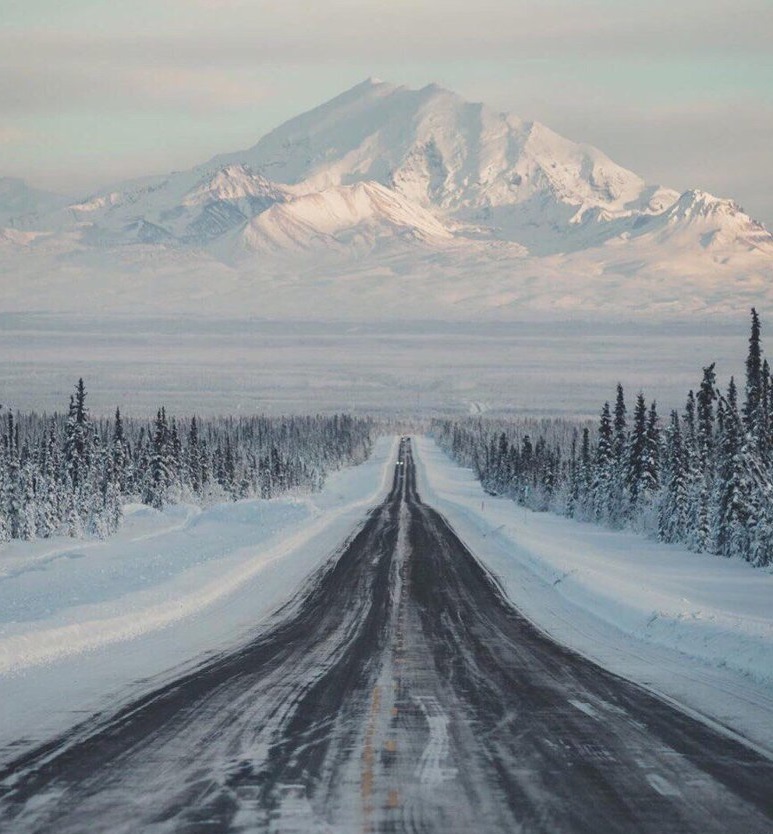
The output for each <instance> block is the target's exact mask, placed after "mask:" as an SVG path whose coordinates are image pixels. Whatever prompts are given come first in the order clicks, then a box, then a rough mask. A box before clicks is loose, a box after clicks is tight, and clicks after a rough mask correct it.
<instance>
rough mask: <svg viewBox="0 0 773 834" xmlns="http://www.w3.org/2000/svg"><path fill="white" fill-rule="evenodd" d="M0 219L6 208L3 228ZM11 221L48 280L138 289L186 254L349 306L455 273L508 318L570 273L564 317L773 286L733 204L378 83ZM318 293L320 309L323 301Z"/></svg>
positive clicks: (577, 146)
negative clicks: (606, 305) (605, 289)
mask: <svg viewBox="0 0 773 834" xmlns="http://www.w3.org/2000/svg"><path fill="white" fill-rule="evenodd" d="M0 182H2V180H0ZM1 193H2V192H1V191H0V194H1ZM33 202H34V201H33ZM2 210H3V202H2V200H1V199H0V221H1V220H2V217H3V215H2ZM7 219H9V220H10V222H0V225H6V226H12V227H13V228H14V229H15V230H16V231H15V234H13V235H11V234H7V233H6V234H4V235H3V236H1V237H0V243H2V251H3V252H4V253H5V254H6V255H7V256H8V257H11V258H13V254H12V253H14V252H15V253H16V257H17V261H19V262H21V260H20V259H22V258H23V256H26V257H32V253H36V257H38V258H39V259H41V260H42V261H44V262H45V263H46V265H47V266H46V268H47V269H48V270H49V271H51V272H56V271H57V270H60V269H63V268H64V267H63V261H64V259H66V260H67V268H68V269H69V270H71V271H72V269H74V268H76V266H75V265H77V264H79V263H83V264H91V263H92V262H94V260H95V259H98V258H99V257H105V258H106V259H108V260H109V263H108V261H106V265H107V267H108V268H106V270H105V271H106V273H109V272H111V271H114V270H119V271H118V274H125V269H126V268H128V267H126V266H121V267H120V269H119V267H117V266H116V264H119V263H120V264H124V265H125V264H128V263H132V264H134V265H133V266H131V267H130V271H131V272H132V274H134V272H135V271H136V270H148V269H151V267H150V266H148V264H149V263H155V264H156V265H157V268H158V269H159V270H160V271H162V272H163V271H164V270H167V271H168V270H172V271H174V270H177V269H178V268H179V269H182V267H181V266H180V265H181V264H186V265H187V266H186V268H188V267H189V265H190V258H189V257H188V255H187V254H185V253H186V252H189V251H190V252H195V253H198V255H196V257H197V258H199V259H200V260H201V262H202V263H204V262H210V263H211V264H215V263H217V264H219V265H220V266H219V267H218V269H217V270H214V267H213V268H212V270H213V272H217V273H218V274H220V273H221V271H222V269H221V267H224V268H225V269H226V270H235V271H236V273H238V274H247V275H249V276H254V275H256V274H258V275H264V276H275V277H276V276H281V275H288V276H292V275H296V274H301V273H303V271H304V270H306V269H307V268H308V267H309V266H315V265H316V266H319V268H320V269H328V270H330V271H331V274H332V276H333V285H334V286H335V287H336V288H337V289H336V292H339V291H340V292H345V291H346V288H347V287H351V286H352V284H351V277H352V275H353V274H354V275H356V274H362V275H390V274H398V275H406V274H410V273H411V272H412V271H414V272H416V274H417V280H416V281H415V282H414V283H413V284H412V288H413V289H412V291H413V292H416V293H420V292H421V291H422V288H421V286H420V280H421V276H422V275H426V274H427V273H428V272H431V273H433V274H434V271H435V270H436V269H440V268H443V269H446V270H447V272H448V275H449V281H448V287H445V286H444V287H443V292H447V293H449V294H450V297H453V298H457V297H464V298H467V299H468V300H469V304H470V307H471V309H472V310H475V309H478V308H480V309H486V310H488V309H490V307H491V305H492V304H493V305H494V306H501V303H500V302H501V299H502V298H503V297H504V296H503V292H504V295H506V296H507V298H510V297H511V296H513V293H514V294H515V295H514V297H522V298H525V299H526V301H527V304H530V305H534V304H535V303H536V301H535V298H537V296H536V295H535V294H534V292H533V289H532V285H533V282H534V280H540V276H542V280H544V284H545V286H544V289H543V293H545V294H548V293H550V292H551V291H553V289H555V280H554V278H553V277H548V276H554V275H556V274H559V275H560V274H561V270H565V271H566V276H565V279H564V280H565V282H566V283H567V288H563V287H562V288H561V292H560V293H557V294H556V295H555V300H554V301H553V302H552V303H554V304H555V305H556V306H558V307H560V308H561V309H565V308H568V306H570V305H571V299H575V300H576V302H577V303H578V304H579V305H581V306H583V305H584V306H586V307H588V306H591V305H592V291H593V280H594V276H595V279H596V280H597V282H600V281H601V279H600V278H599V276H609V275H614V276H617V277H618V278H619V279H620V281H621V282H624V283H626V284H628V285H629V292H631V293H634V292H637V291H640V290H645V288H646V287H647V286H648V284H651V283H652V282H655V283H656V284H658V286H659V288H658V289H657V294H658V295H659V296H660V295H663V294H664V293H665V290H664V289H663V286H662V284H663V281H664V276H665V275H667V274H668V271H669V269H670V271H671V273H672V274H671V281H672V282H673V292H674V294H675V296H676V297H677V299H678V298H679V296H680V293H683V287H684V286H685V281H688V282H695V281H700V280H703V281H704V283H705V284H706V286H709V285H710V284H711V285H712V286H713V285H714V284H717V285H722V283H723V282H727V281H728V280H730V279H731V278H732V273H733V271H735V272H736V273H737V276H736V279H735V280H738V281H740V282H742V283H744V282H746V284H748V286H749V287H753V286H754V287H761V286H762V287H764V288H765V291H768V290H767V287H769V286H770V285H771V283H773V281H771V279H773V236H771V234H770V233H769V232H768V230H767V229H766V228H765V227H764V226H763V225H762V224H761V223H759V222H757V221H755V220H753V219H752V218H750V217H749V216H748V215H746V214H745V213H744V212H743V211H742V209H741V208H740V206H738V204H737V203H735V202H734V201H732V200H726V199H722V198H718V197H714V196H712V195H710V194H708V193H706V192H704V191H700V190H699V189H692V190H688V191H685V192H683V193H681V194H680V193H679V192H677V191H675V190H672V189H669V188H667V187H664V186H660V185H652V184H648V183H646V182H645V181H644V180H643V178H641V177H640V176H638V175H637V174H635V173H634V172H632V171H629V170H627V169H626V168H624V167H622V166H620V165H618V164H617V163H615V162H614V161H613V160H611V159H610V158H609V157H608V156H607V155H606V154H604V153H603V151H600V150H599V149H597V148H595V147H593V146H591V145H587V144H582V143H576V142H572V141H571V140H569V139H566V138H564V137H562V136H560V135H559V134H557V133H555V132H554V131H552V130H551V129H550V128H549V127H546V126H545V125H542V124H541V123H539V122H533V121H524V120H522V119H520V118H518V117H517V116H513V115H510V114H506V113H500V112H497V111H495V110H492V109H490V108H488V107H486V106H485V105H484V104H481V103H476V102H468V101H465V100H464V99H463V98H461V97H460V96H458V95H457V94H456V93H453V92H450V91H448V90H445V89H444V88H442V87H440V86H438V85H436V84H430V85H427V86H425V87H422V88H421V89H418V90H416V89H411V88H408V87H401V86H395V85H392V84H389V83H386V82H381V81H378V80H375V79H368V80H367V81H365V82H362V83H361V84H358V85H356V86H355V87H353V88H351V89H349V90H346V91H344V92H343V93H341V94H339V95H338V96H336V97H335V98H333V99H331V100H330V101H328V102H325V103H323V104H321V105H319V106H318V107H316V108H314V109H312V110H310V111H308V112H306V113H302V114H300V115H299V116H296V117H294V118H293V119H290V120H288V121H287V122H285V123H283V124H282V125H280V126H278V127H277V128H275V129H274V130H272V131H270V132H269V133H267V134H266V135H265V136H264V137H262V138H261V139H260V140H259V141H258V142H257V143H255V144H254V145H252V146H251V147H249V148H247V149H245V150H242V151H236V152H231V153H226V154H219V155H217V156H214V157H212V158H211V159H210V160H209V161H207V162H204V163H202V164H201V165H198V166H195V167H194V168H191V169H188V170H185V171H178V172H173V173H170V174H168V175H161V176H156V177H145V178H142V179H135V180H130V181H127V182H125V183H119V184H117V185H116V186H114V187H112V188H110V189H107V190H104V191H98V192H96V193H94V194H92V195H91V196H90V197H88V198H87V199H85V200H83V201H81V202H76V203H72V202H70V203H65V204H62V203H61V201H54V202H53V203H50V204H46V201H45V200H44V199H41V200H40V201H39V204H38V205H36V206H35V208H34V211H32V212H27V213H25V214H21V215H19V216H16V217H12V218H7ZM8 253H11V254H8ZM132 253H134V254H132ZM46 259H47V260H46ZM475 263H478V264H480V270H479V271H480V272H481V274H485V275H489V276H491V275H495V276H496V281H495V283H496V284H497V285H498V286H499V284H500V283H501V282H500V281H499V273H500V272H501V273H502V274H504V275H507V274H510V275H512V284H513V291H512V292H511V291H509V290H507V291H505V290H501V288H500V290H498V291H497V293H495V294H493V295H492V292H491V290H490V287H484V286H483V285H482V284H481V283H480V282H477V283H473V282H472V280H471V279H470V278H466V277H465V274H464V272H463V271H462V267H461V264H464V270H469V269H470V265H471V264H475ZM298 270H301V273H298ZM357 270H360V272H359V273H357ZM304 274H305V273H304ZM342 275H348V276H349V279H348V281H347V282H344V281H343V279H342V278H341V276H342ZM574 275H577V276H578V277H577V278H576V280H575V278H574V277H573V276H574ZM632 278H637V279H639V284H640V285H639V286H637V287H636V289H634V285H630V281H631V279H632ZM250 280H252V278H250ZM266 280H268V278H266ZM272 280H273V279H272ZM293 280H295V278H293ZM306 280H307V281H308V283H309V287H308V290H309V294H310V296H311V295H313V294H314V293H315V292H317V291H318V287H315V286H314V284H313V280H312V277H311V276H309V277H308V278H307V279H306ZM605 280H606V279H605ZM524 281H528V282H529V283H528V287H529V289H528V291H527V289H526V285H524V284H523V282H524ZM519 282H520V283H519ZM430 284H432V285H433V286H434V283H433V282H430ZM452 284H453V285H454V288H452V287H451V285H452ZM330 285H331V282H327V284H326V286H328V288H329V287H330ZM598 286H601V284H600V283H598ZM621 286H622V284H621ZM581 287H582V289H581ZM578 293H579V295H578ZM23 294H24V293H22V295H23ZM646 294H647V292H646V291H645V292H644V293H643V295H644V296H646ZM492 298H493V299H494V300H493V301H492ZM346 303H347V304H350V305H351V304H356V303H358V302H357V300H356V299H354V300H351V299H350V300H347V301H346ZM509 303H510V302H508V304H509ZM550 303H551V302H550V298H542V297H541V296H540V298H539V304H540V305H545V304H548V305H549V304H550ZM648 303H653V302H648ZM663 303H665V302H661V301H659V302H658V304H660V305H661V306H662V304H663ZM723 303H724V302H723ZM339 306H340V305H339ZM440 306H441V307H442V306H443V305H442V303H441V304H440ZM505 306H506V305H505ZM666 306H668V305H666ZM677 306H678V303H677Z"/></svg>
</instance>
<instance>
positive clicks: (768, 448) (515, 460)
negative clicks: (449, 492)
mask: <svg viewBox="0 0 773 834" xmlns="http://www.w3.org/2000/svg"><path fill="white" fill-rule="evenodd" d="M535 430H536V431H535ZM432 433H433V434H434V436H435V438H436V439H437V440H438V442H439V443H440V445H441V446H442V447H443V448H444V449H445V450H446V451H447V452H448V453H449V454H450V455H451V456H452V457H453V458H454V459H456V460H457V461H458V462H460V463H462V464H463V465H465V466H468V467H471V468H473V469H474V470H475V472H476V473H477V475H478V477H479V479H480V480H481V482H482V484H483V486H484V488H485V489H486V490H487V491H488V492H489V493H492V494H496V495H506V496H510V497H512V498H513V499H515V500H516V501H517V502H519V503H520V504H523V505H525V506H528V507H531V508H532V509H537V510H552V511H554V512H558V513H561V514H564V515H567V516H569V517H571V518H577V519H581V520H585V521H593V522H595V523H597V524H603V525H607V526H610V527H613V528H624V527H625V528H633V529H636V530H640V531H644V532H647V533H650V534H652V535H655V536H657V537H658V538H659V539H660V540H662V541H664V542H672V543H678V544H681V545H684V546H685V547H687V548H689V549H691V550H694V551H698V552H707V553H714V554H718V555H721V556H727V557H740V558H742V559H745V560H746V561H748V562H750V563H751V564H753V565H756V566H767V565H771V564H773V378H772V377H771V370H770V366H769V364H768V361H767V359H764V358H763V351H762V345H761V327H760V319H759V316H758V315H757V311H756V310H755V309H752V311H751V334H750V337H749V349H748V355H747V359H746V373H745V382H744V389H743V392H739V390H738V386H737V384H736V382H735V380H734V379H733V378H731V379H730V382H729V384H728V386H727V388H726V389H725V390H724V391H723V390H721V389H720V388H719V387H718V386H717V379H716V369H715V365H714V364H711V365H708V366H706V367H705V368H703V373H702V378H701V381H700V384H699V385H698V386H697V387H696V389H695V390H691V391H690V392H689V393H688V395H687V399H686V402H685V405H684V409H683V410H681V411H678V410H673V411H671V412H670V414H669V415H668V416H667V417H666V418H665V419H663V418H661V416H660V415H659V414H658V411H657V404H656V403H655V402H654V401H653V402H650V403H648V402H647V400H646V399H645V397H644V394H643V393H641V392H639V394H638V395H637V396H636V399H635V402H634V404H633V410H632V413H630V412H629V407H628V404H627V403H626V398H625V392H624V390H623V386H622V385H618V386H617V392H616V396H615V399H614V403H613V404H612V405H610V403H609V402H605V403H604V405H603V406H602V408H601V412H600V418H599V421H598V423H597V425H596V426H595V427H594V426H593V425H585V426H578V425H577V424H572V423H570V422H568V421H563V420H555V421H542V423H541V424H538V423H536V422H535V421H531V422H529V421H510V422H501V421H500V422H499V423H496V422H494V423H490V422H485V421H482V420H469V419H468V420H463V421H448V420H446V421H435V423H434V424H433V427H432Z"/></svg>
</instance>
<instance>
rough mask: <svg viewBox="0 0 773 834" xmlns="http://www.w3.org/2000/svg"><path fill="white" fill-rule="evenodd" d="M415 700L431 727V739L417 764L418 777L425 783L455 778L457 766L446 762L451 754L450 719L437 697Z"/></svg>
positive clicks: (430, 783)
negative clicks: (449, 742)
mask: <svg viewBox="0 0 773 834" xmlns="http://www.w3.org/2000/svg"><path fill="white" fill-rule="evenodd" d="M413 700H414V701H416V703H417V704H418V705H419V708H420V709H421V711H422V713H424V718H425V719H426V721H427V725H428V727H429V739H428V741H427V746H426V747H425V748H424V751H423V752H422V754H421V758H420V759H419V764H418V765H417V766H416V778H417V779H418V780H419V781H420V782H421V783H422V784H424V785H439V784H440V783H442V782H447V781H448V780H450V779H453V778H455V777H456V773H457V770H456V768H455V767H448V766H447V765H445V764H444V762H445V761H446V759H447V758H448V754H449V747H448V720H449V719H448V716H447V715H446V713H445V712H444V711H443V708H442V707H441V706H440V704H439V703H438V701H437V699H436V698H433V697H431V696H416V697H414V699H413Z"/></svg>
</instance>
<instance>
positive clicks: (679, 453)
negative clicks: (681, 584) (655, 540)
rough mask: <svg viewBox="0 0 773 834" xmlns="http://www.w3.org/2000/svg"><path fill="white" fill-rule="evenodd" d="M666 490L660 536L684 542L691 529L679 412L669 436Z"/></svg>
mask: <svg viewBox="0 0 773 834" xmlns="http://www.w3.org/2000/svg"><path fill="white" fill-rule="evenodd" d="M664 435H665V449H664V455H663V476H662V477H663V490H662V493H661V496H660V506H659V515H658V536H659V538H660V539H661V540H662V541H665V542H679V541H683V540H684V537H685V535H686V534H687V529H688V524H687V522H688V512H687V511H688V504H687V456H686V454H685V449H684V444H683V442H682V431H681V426H680V420H679V413H678V412H677V411H675V410H674V411H672V412H671V420H670V422H669V425H668V428H667V429H666V431H665V433H664Z"/></svg>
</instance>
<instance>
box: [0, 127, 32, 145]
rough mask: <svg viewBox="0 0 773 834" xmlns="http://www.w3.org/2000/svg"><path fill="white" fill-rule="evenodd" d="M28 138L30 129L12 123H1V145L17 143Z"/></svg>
mask: <svg viewBox="0 0 773 834" xmlns="http://www.w3.org/2000/svg"><path fill="white" fill-rule="evenodd" d="M28 138H29V133H28V131H25V130H22V129H21V128H18V127H14V126H12V125H0V145H15V144H16V143H18V142H23V141H24V140H25V139H28Z"/></svg>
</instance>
